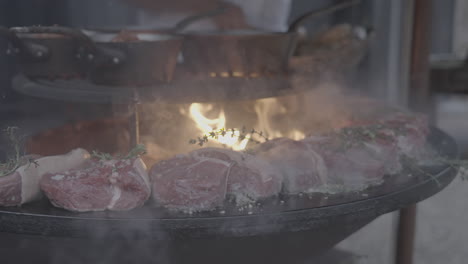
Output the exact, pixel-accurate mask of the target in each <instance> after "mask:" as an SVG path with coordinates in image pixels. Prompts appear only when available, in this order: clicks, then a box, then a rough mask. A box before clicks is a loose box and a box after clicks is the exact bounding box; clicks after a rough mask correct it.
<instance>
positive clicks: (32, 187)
mask: <svg viewBox="0 0 468 264" xmlns="http://www.w3.org/2000/svg"><path fill="white" fill-rule="evenodd" d="M89 156H90V155H89V153H88V152H87V151H86V150H84V149H75V150H73V151H71V152H69V153H68V154H65V155H57V156H47V157H40V158H34V156H30V157H25V159H24V162H23V165H22V166H20V167H18V169H16V171H14V172H13V173H11V174H10V175H6V176H2V177H0V206H17V205H21V204H24V203H27V202H31V201H33V200H35V199H37V198H39V197H40V194H41V191H40V187H39V182H40V180H41V178H42V177H43V176H44V175H45V174H48V173H57V172H61V171H65V170H69V169H72V168H75V167H77V166H80V165H81V164H83V162H85V161H86V160H87V159H88V158H89Z"/></svg>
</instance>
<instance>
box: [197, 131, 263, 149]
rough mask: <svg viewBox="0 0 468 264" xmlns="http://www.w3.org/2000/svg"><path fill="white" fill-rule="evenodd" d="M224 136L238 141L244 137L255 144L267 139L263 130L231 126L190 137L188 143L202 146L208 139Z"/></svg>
mask: <svg viewBox="0 0 468 264" xmlns="http://www.w3.org/2000/svg"><path fill="white" fill-rule="evenodd" d="M225 136H229V137H231V138H237V140H238V141H239V142H240V141H243V140H245V139H248V140H249V142H252V143H255V144H260V143H262V142H267V141H269V138H268V137H267V136H266V134H265V133H263V131H257V130H255V129H251V130H247V128H246V127H245V126H244V127H242V129H240V130H238V129H235V128H231V129H226V128H221V129H218V130H213V131H211V132H209V133H208V134H205V135H203V136H200V137H197V138H196V139H190V140H189V144H192V145H199V146H200V147H203V146H204V145H205V144H206V143H208V142H209V140H210V139H215V140H217V139H219V137H225ZM255 138H258V139H255Z"/></svg>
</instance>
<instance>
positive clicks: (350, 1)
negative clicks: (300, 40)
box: [285, 0, 361, 65]
mask: <svg viewBox="0 0 468 264" xmlns="http://www.w3.org/2000/svg"><path fill="white" fill-rule="evenodd" d="M360 2H361V0H347V1H344V2H341V3H338V4H333V5H331V6H328V7H324V8H321V9H317V10H311V11H308V12H306V13H305V14H303V15H302V16H300V17H298V18H297V19H295V20H294V21H293V22H292V23H291V24H290V25H289V28H288V33H292V34H295V33H297V30H298V29H299V27H300V26H301V25H302V23H304V22H305V21H306V20H308V19H310V18H316V17H319V16H323V15H328V14H331V13H334V12H336V11H339V10H342V9H346V8H348V7H351V6H354V5H357V4H359V3H360ZM296 46H297V37H296V36H295V37H293V38H292V39H291V41H290V43H289V46H288V50H287V51H288V53H287V54H288V56H287V57H286V60H285V64H286V65H287V64H288V63H289V59H290V58H291V57H292V56H293V54H294V51H295V49H296Z"/></svg>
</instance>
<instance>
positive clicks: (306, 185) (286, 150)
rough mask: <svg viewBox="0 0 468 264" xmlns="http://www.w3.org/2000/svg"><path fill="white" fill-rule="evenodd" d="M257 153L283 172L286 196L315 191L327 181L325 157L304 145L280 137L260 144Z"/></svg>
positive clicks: (279, 171)
mask: <svg viewBox="0 0 468 264" xmlns="http://www.w3.org/2000/svg"><path fill="white" fill-rule="evenodd" d="M255 153H256V155H257V156H259V157H262V158H264V159H265V160H267V161H268V162H269V163H270V164H271V165H272V166H273V167H274V168H275V169H276V170H277V171H278V173H281V176H282V181H283V192H285V193H288V194H298V193H307V192H311V191H313V190H314V189H316V188H317V187H318V186H321V185H323V184H325V182H326V180H327V167H326V166H325V162H324V161H323V159H322V157H321V156H320V155H319V154H317V152H315V151H314V150H313V149H312V148H311V147H310V146H309V145H308V144H306V143H304V142H301V141H296V140H292V139H289V138H276V139H273V140H270V141H268V142H265V143H262V144H260V145H259V146H258V148H257V149H256V150H255Z"/></svg>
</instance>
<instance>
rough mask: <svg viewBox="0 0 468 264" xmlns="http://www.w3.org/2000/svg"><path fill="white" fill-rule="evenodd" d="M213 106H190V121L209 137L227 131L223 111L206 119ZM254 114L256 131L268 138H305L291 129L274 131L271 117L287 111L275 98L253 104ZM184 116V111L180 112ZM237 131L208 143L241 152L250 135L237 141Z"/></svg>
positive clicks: (194, 104)
mask: <svg viewBox="0 0 468 264" xmlns="http://www.w3.org/2000/svg"><path fill="white" fill-rule="evenodd" d="M213 108H214V106H213V105H212V104H200V103H193V104H191V105H190V108H189V113H190V117H191V118H192V120H193V121H194V122H195V124H196V126H197V128H198V129H199V130H200V131H201V132H202V133H203V134H204V135H209V134H210V133H211V132H218V131H219V130H220V129H227V128H226V127H225V126H226V116H225V112H224V110H223V109H221V110H220V111H219V113H218V114H217V117H215V118H213V119H210V118H208V117H206V115H207V113H208V112H210V111H212V110H213ZM254 108H255V112H256V114H257V119H258V121H257V125H256V127H255V128H256V130H258V131H261V132H263V133H264V135H266V136H267V137H268V138H278V137H288V138H291V139H294V140H301V139H304V138H305V134H304V133H303V132H301V131H299V130H297V129H292V130H290V131H287V132H285V133H281V131H279V130H277V129H274V127H273V124H272V121H273V118H272V117H273V116H274V115H276V114H286V113H287V109H286V108H285V107H284V106H282V105H281V104H279V101H278V99H276V98H267V99H261V100H257V101H256V102H255V106H254ZM181 113H184V114H185V111H182V110H181ZM239 136H240V132H239V129H234V132H231V131H229V132H228V133H227V134H226V135H224V136H222V135H220V134H219V133H217V137H216V138H212V137H210V141H216V142H217V143H219V144H223V145H225V146H227V147H229V148H232V149H233V150H237V151H241V150H244V149H246V147H247V146H248V144H249V142H250V140H249V139H250V137H252V135H247V137H246V138H245V139H243V140H239Z"/></svg>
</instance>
